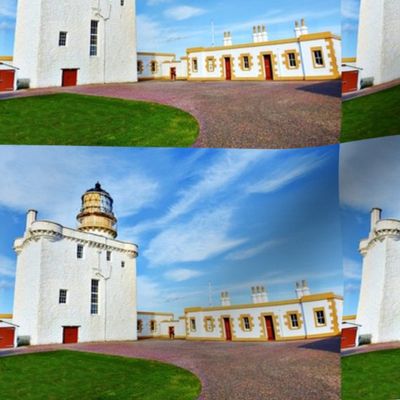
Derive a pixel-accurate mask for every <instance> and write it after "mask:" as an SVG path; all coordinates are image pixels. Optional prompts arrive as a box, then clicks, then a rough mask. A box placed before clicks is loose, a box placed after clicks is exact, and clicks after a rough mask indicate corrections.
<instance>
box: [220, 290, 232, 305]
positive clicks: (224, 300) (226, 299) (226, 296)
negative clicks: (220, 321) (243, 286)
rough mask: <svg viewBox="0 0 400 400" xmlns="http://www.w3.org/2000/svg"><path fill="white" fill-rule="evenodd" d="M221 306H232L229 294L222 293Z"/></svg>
mask: <svg viewBox="0 0 400 400" xmlns="http://www.w3.org/2000/svg"><path fill="white" fill-rule="evenodd" d="M221 305H222V306H230V305H231V299H230V297H229V293H228V292H221Z"/></svg>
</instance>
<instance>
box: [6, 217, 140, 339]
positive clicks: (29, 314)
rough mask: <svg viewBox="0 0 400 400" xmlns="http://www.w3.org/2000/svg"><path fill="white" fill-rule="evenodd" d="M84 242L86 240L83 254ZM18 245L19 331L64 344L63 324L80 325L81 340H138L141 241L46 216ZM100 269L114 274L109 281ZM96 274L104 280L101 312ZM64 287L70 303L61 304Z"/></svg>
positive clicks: (16, 317) (16, 304) (16, 303)
mask: <svg viewBox="0 0 400 400" xmlns="http://www.w3.org/2000/svg"><path fill="white" fill-rule="evenodd" d="M49 232H51V233H49ZM78 243H81V244H84V257H83V258H82V259H78V258H77V257H76V248H77V244H78ZM15 244H16V248H18V249H19V251H20V254H19V255H18V260H17V276H16V288H15V301H14V321H15V323H16V324H18V325H20V330H19V335H28V336H31V344H33V345H35V344H48V343H62V334H63V326H79V327H80V328H79V338H78V340H79V342H89V341H108V340H136V338H137V335H136V259H135V258H134V256H133V253H134V252H135V251H137V248H136V246H135V245H132V244H129V243H124V242H120V241H116V240H112V239H107V238H105V237H102V236H99V235H95V234H88V233H84V232H78V231H75V230H72V229H68V228H63V227H62V226H60V225H58V224H54V223H51V222H44V221H37V222H34V223H33V224H32V225H31V227H30V231H29V232H28V236H26V237H25V238H24V239H17V241H16V242H15ZM106 251H111V261H106ZM121 261H124V262H125V267H124V268H122V266H121ZM98 273H100V274H102V275H103V276H105V277H106V278H108V277H109V279H108V280H107V283H106V282H105V280H104V279H103V278H102V277H100V276H99V275H98ZM92 279H98V280H99V303H98V305H99V313H98V314H97V315H91V313H90V294H91V280H92ZM60 289H66V290H67V303H66V304H59V290H60Z"/></svg>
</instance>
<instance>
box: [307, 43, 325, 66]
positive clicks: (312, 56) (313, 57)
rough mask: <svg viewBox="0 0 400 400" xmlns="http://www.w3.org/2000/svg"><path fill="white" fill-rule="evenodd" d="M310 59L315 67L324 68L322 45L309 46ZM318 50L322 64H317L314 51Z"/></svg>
mask: <svg viewBox="0 0 400 400" xmlns="http://www.w3.org/2000/svg"><path fill="white" fill-rule="evenodd" d="M310 51H311V59H312V62H313V66H314V68H315V69H320V68H325V56H324V49H323V48H322V46H317V47H311V48H310ZM317 51H320V52H321V57H322V65H320V64H317V61H316V57H315V52H317Z"/></svg>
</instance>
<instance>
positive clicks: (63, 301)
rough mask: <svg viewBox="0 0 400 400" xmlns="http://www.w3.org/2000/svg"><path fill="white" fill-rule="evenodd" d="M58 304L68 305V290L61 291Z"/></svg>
mask: <svg viewBox="0 0 400 400" xmlns="http://www.w3.org/2000/svg"><path fill="white" fill-rule="evenodd" d="M58 303H59V304H66V303H67V290H66V289H60V293H59V295H58Z"/></svg>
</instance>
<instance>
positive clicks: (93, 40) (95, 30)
mask: <svg viewBox="0 0 400 400" xmlns="http://www.w3.org/2000/svg"><path fill="white" fill-rule="evenodd" d="M98 42H99V21H97V20H95V19H92V20H91V21H90V49H89V55H90V57H96V56H97V48H98V44H99V43H98Z"/></svg>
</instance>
